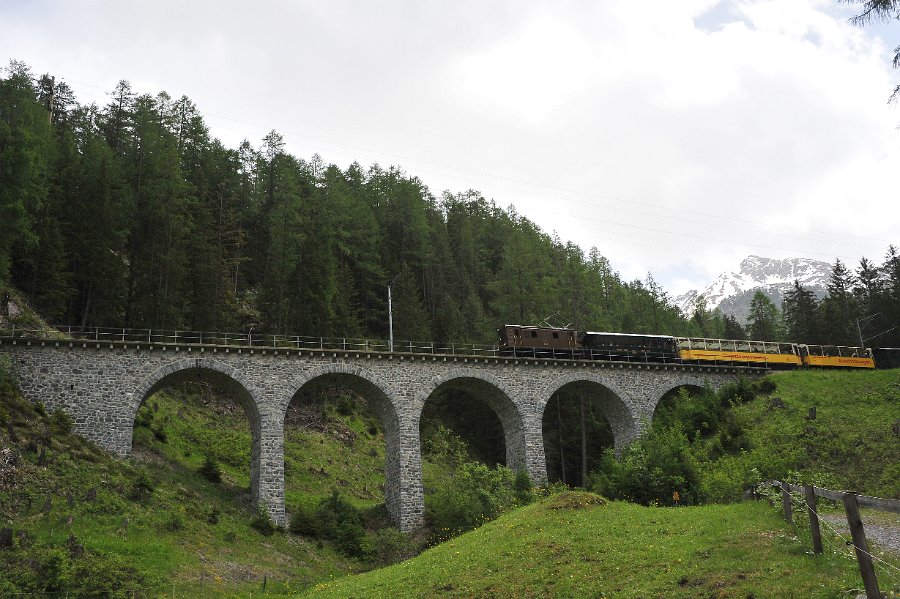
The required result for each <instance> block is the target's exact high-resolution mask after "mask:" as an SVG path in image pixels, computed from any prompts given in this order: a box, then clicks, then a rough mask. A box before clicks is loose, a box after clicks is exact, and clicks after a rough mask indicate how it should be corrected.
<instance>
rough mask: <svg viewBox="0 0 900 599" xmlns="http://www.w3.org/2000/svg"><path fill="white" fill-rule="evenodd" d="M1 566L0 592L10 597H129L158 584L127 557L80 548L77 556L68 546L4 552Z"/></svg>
mask: <svg viewBox="0 0 900 599" xmlns="http://www.w3.org/2000/svg"><path fill="white" fill-rule="evenodd" d="M76 546H77V545H76ZM0 566H2V567H0V570H2V571H3V574H0V592H6V593H8V594H9V596H15V595H17V594H22V593H25V594H29V595H30V594H35V595H45V594H49V595H54V596H57V595H61V596H65V595H68V596H70V597H130V596H132V593H139V594H140V593H144V592H145V591H146V589H148V588H153V587H155V586H156V585H158V584H159V583H160V582H161V581H160V580H159V578H158V577H157V576H155V575H153V574H152V573H151V572H149V571H148V570H147V569H146V568H144V567H142V565H141V564H140V563H136V562H135V560H133V559H130V558H129V557H127V556H124V555H116V554H113V553H106V552H97V551H84V550H83V548H82V549H81V552H80V554H79V552H77V551H73V550H72V546H71V544H70V548H68V549H67V548H64V547H58V546H44V545H38V546H31V547H19V548H16V549H13V550H7V551H4V553H3V555H2V557H0ZM4 585H6V586H4Z"/></svg>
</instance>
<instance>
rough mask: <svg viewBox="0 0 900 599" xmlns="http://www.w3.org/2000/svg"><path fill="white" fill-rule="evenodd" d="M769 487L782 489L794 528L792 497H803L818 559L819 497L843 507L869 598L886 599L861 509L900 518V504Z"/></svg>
mask: <svg viewBox="0 0 900 599" xmlns="http://www.w3.org/2000/svg"><path fill="white" fill-rule="evenodd" d="M766 484H767V486H772V487H775V488H778V489H781V496H782V506H783V509H784V519H785V520H787V521H788V523H790V524H793V523H794V519H793V509H792V507H791V506H792V502H793V499H792V497H791V493H792V492H793V493H800V494H801V495H802V496H803V506H804V508H806V512H807V514H808V516H809V532H810V535H811V536H812V544H813V553H815V554H816V555H820V554H821V553H822V531H821V530H820V528H819V513H818V511H817V510H816V497H824V498H825V499H831V500H832V501H838V502H840V503H842V504H843V506H844V511H845V513H846V515H847V525H848V526H849V528H850V536H851V537H852V539H853V548H854V550H855V551H856V561H857V563H858V564H859V573H860V574H861V575H862V579H863V586H864V587H865V589H866V596H867V597H869V598H873V597H879V598H880V597H883V595H882V594H881V591H880V590H879V589H878V579H877V578H876V577H875V566H874V564H873V563H872V557H873V556H872V554H871V553H869V546H868V542H867V541H866V533H865V529H864V528H863V521H862V517H861V516H860V515H859V508H860V506H862V507H868V508H872V509H875V510H880V511H884V512H891V513H894V514H900V501H898V500H895V499H882V498H881V497H870V496H868V495H860V494H858V493H855V492H853V491H832V490H831V489H823V488H821V487H816V486H814V485H803V486H801V485H794V484H791V483H787V482H783V481H779V480H773V481H769V482H768V483H766ZM848 544H849V543H848Z"/></svg>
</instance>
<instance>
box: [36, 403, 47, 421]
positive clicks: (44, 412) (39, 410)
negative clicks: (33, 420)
mask: <svg viewBox="0 0 900 599" xmlns="http://www.w3.org/2000/svg"><path fill="white" fill-rule="evenodd" d="M34 411H35V412H37V414H38V416H42V417H44V418H46V417H47V409H46V408H45V407H44V402H41V401H39V402H36V403H35V404H34Z"/></svg>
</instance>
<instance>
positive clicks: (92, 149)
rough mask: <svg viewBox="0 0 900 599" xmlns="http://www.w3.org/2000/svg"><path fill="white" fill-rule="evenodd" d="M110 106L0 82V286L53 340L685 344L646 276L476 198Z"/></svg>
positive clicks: (130, 97) (152, 103) (114, 94)
mask: <svg viewBox="0 0 900 599" xmlns="http://www.w3.org/2000/svg"><path fill="white" fill-rule="evenodd" d="M109 97H110V101H109V103H108V104H107V105H106V106H96V105H94V104H92V105H81V104H79V103H78V102H77V100H76V98H75V97H74V95H73V93H72V91H71V90H70V89H69V88H68V87H67V86H66V84H65V83H64V82H62V81H60V80H58V79H55V78H54V77H51V76H48V75H44V76H41V77H35V76H33V74H32V73H31V72H30V71H29V69H28V68H27V66H26V65H24V64H22V63H17V62H13V63H11V64H10V68H9V69H8V72H7V73H6V76H5V78H4V79H2V81H0V115H2V118H0V122H2V124H0V127H2V129H0V161H2V165H3V167H2V170H0V211H2V218H0V240H2V241H0V283H6V282H11V283H12V284H13V285H14V286H15V287H17V288H18V289H20V290H21V291H22V292H24V293H25V294H26V295H27V296H28V297H29V299H30V300H31V302H32V304H33V305H34V307H35V308H36V309H37V310H38V311H39V312H41V313H42V314H43V315H44V316H45V317H46V318H47V319H49V320H51V321H53V322H60V323H67V324H74V325H83V326H123V327H135V328H164V329H179V328H180V329H190V330H248V329H249V328H250V327H253V328H254V330H255V331H258V332H271V333H285V334H297V335H311V336H341V337H344V336H346V337H386V336H387V286H388V285H389V284H391V283H392V292H393V293H392V295H393V315H394V334H395V337H397V338H398V339H414V340H435V341H457V342H464V341H472V342H492V341H493V340H494V338H495V329H496V327H497V326H498V325H501V324H504V323H507V322H520V323H529V324H530V323H539V322H541V321H543V320H544V319H547V318H549V319H550V320H551V322H553V323H554V324H572V325H573V326H576V327H579V328H582V329H583V328H597V329H605V330H615V331H619V330H622V331H644V332H668V333H682V334H687V333H690V332H691V331H692V330H693V327H692V324H691V323H690V322H689V321H687V320H685V319H684V318H683V317H682V316H681V315H680V314H679V312H678V310H677V309H676V308H675V307H674V306H673V305H672V304H671V302H670V301H669V299H668V298H667V296H666V294H665V293H664V292H663V291H662V289H661V288H660V287H659V286H658V285H657V284H656V283H655V282H654V281H653V279H652V277H651V276H649V275H648V277H647V280H646V281H632V282H626V281H623V280H622V279H621V278H620V277H619V275H618V274H617V273H616V272H614V271H613V270H612V268H611V267H610V264H609V262H608V261H607V259H606V258H604V257H603V255H602V254H601V253H600V252H599V251H598V250H597V249H591V250H590V252H588V253H587V255H585V253H584V252H583V251H582V250H581V249H580V248H579V247H577V246H576V245H574V244H572V243H567V242H565V241H562V240H561V239H559V238H557V237H555V236H551V235H548V234H547V233H545V232H543V231H542V230H541V229H540V228H539V227H538V226H537V225H536V224H535V223H533V222H531V221H529V220H528V219H526V218H524V217H522V216H521V215H518V214H517V213H516V212H515V210H514V209H512V208H509V209H503V208H500V207H498V206H496V205H495V204H494V203H493V202H492V201H490V200H489V199H486V198H484V197H482V196H481V195H480V194H479V193H478V192H476V191H472V190H469V191H464V192H459V193H450V192H444V193H442V194H441V195H439V196H437V195H435V194H434V193H433V192H432V191H430V190H429V189H428V188H427V187H426V186H425V185H424V184H423V183H422V182H421V181H420V180H419V179H418V178H416V177H415V176H411V175H408V174H406V173H405V172H404V171H403V170H402V169H400V168H398V167H395V166H391V167H387V168H385V167H382V166H379V165H377V164H374V165H370V166H363V165H360V164H357V163H353V164H351V165H350V166H349V167H347V168H346V169H341V168H339V167H337V166H335V165H331V164H325V163H324V162H323V161H322V160H321V159H320V158H319V157H318V156H312V157H311V158H309V159H303V158H298V157H295V156H292V155H290V154H288V153H286V152H285V151H284V145H285V144H284V140H283V138H282V136H281V135H279V134H278V133H277V132H276V131H272V132H270V133H269V134H267V135H266V136H265V137H264V138H263V139H262V140H260V142H259V145H258V146H255V145H254V144H253V143H251V142H249V141H245V142H243V143H242V144H241V145H240V147H238V148H234V149H233V148H226V147H224V146H223V145H222V144H221V143H220V142H219V141H218V140H216V139H213V138H211V137H210V135H209V131H208V129H207V127H206V125H205V124H204V121H203V116H202V115H201V113H200V112H199V110H198V108H197V107H196V106H195V105H194V104H193V102H191V100H189V99H188V98H186V97H180V98H178V99H175V98H172V97H171V96H169V95H168V94H166V93H165V92H161V93H158V94H156V95H138V94H136V93H135V92H133V91H132V89H131V86H130V85H129V83H128V82H126V81H122V82H120V83H119V84H118V85H117V86H116V88H115V89H114V90H112V91H111V92H110V93H109Z"/></svg>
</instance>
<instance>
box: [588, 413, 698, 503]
mask: <svg viewBox="0 0 900 599" xmlns="http://www.w3.org/2000/svg"><path fill="white" fill-rule="evenodd" d="M591 482H592V484H591V488H592V490H593V491H594V492H595V493H598V494H600V495H603V496H605V497H610V498H613V499H627V500H629V501H635V502H638V503H642V504H644V505H673V504H674V503H675V500H674V498H673V494H674V493H675V492H678V494H679V496H680V503H682V504H688V505H690V504H696V503H699V502H700V501H701V500H702V498H703V497H702V491H701V488H700V470H699V464H698V463H697V459H696V457H695V456H694V454H693V452H692V451H691V445H690V442H689V441H688V438H687V435H685V433H684V430H683V429H682V427H681V425H680V424H679V423H676V424H675V425H673V426H670V427H655V428H652V429H651V430H650V431H648V432H646V433H645V434H644V435H643V436H641V437H640V438H639V439H638V440H637V441H635V442H634V443H632V444H631V445H629V446H628V448H627V449H626V450H625V452H624V455H623V456H622V459H621V460H620V459H616V456H615V453H614V451H613V450H611V449H608V450H606V452H604V454H603V460H602V461H601V465H600V468H599V469H598V470H597V472H595V473H594V474H593V476H592V481H591Z"/></svg>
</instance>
